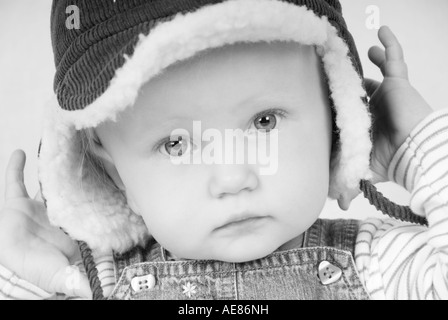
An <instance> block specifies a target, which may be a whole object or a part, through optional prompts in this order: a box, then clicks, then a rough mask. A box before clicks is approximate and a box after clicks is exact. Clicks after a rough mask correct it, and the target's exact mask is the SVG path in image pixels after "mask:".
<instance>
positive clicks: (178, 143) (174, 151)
mask: <svg viewBox="0 0 448 320" xmlns="http://www.w3.org/2000/svg"><path fill="white" fill-rule="evenodd" d="M161 147H162V149H163V151H164V152H166V153H168V155H169V156H173V157H181V156H183V155H184V154H186V153H187V152H190V149H191V148H192V143H191V142H190V141H189V140H187V139H185V138H183V137H182V136H178V137H177V138H175V139H174V140H170V141H168V142H163V143H162V145H161Z"/></svg>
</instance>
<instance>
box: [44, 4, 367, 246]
mask: <svg viewBox="0 0 448 320" xmlns="http://www.w3.org/2000/svg"><path fill="white" fill-rule="evenodd" d="M259 41H267V42H270V41H295V42H298V43H301V44H304V45H314V46H316V48H317V52H318V54H319V55H320V57H321V59H322V61H323V66H324V70H325V72H326V74H327V77H328V84H329V88H330V91H331V97H332V99H333V102H334V106H335V109H336V124H337V126H338V128H339V130H340V150H339V151H338V152H337V153H336V156H335V157H334V158H333V159H332V163H331V169H332V170H331V178H330V190H329V196H330V197H331V198H333V199H337V198H339V196H340V195H341V194H344V193H346V192H349V191H350V190H353V189H355V188H358V185H359V181H360V180H361V179H369V178H370V177H371V173H370V169H369V164H370V152H371V149H372V142H371V139H370V132H369V129H370V127H371V119H370V114H369V112H368V109H367V106H366V105H365V104H364V102H363V100H362V98H363V97H365V95H366V93H365V90H364V88H363V86H362V79H361V78H360V76H359V74H358V73H357V72H356V70H355V68H354V66H353V64H352V62H351V60H350V56H349V49H348V47H347V44H346V43H345V42H344V40H343V39H342V38H340V37H339V36H338V32H337V30H336V28H335V27H334V26H332V25H331V24H330V23H329V21H328V19H327V18H326V17H325V16H323V17H318V16H317V15H316V14H315V13H314V12H312V11H311V10H308V9H307V8H306V7H303V6H298V5H294V4H291V3H287V2H282V1H278V0H230V1H225V2H222V3H218V4H214V5H208V6H204V7H202V8H201V9H199V10H197V11H195V12H190V13H186V14H178V15H176V17H175V18H174V19H172V20H171V21H167V22H163V23H161V24H159V25H157V26H156V27H154V29H153V30H151V32H150V33H149V34H148V35H147V36H144V35H141V37H140V40H139V42H138V44H137V46H136V48H135V51H134V54H133V55H132V57H127V58H126V60H127V61H126V63H125V64H124V65H123V67H122V68H120V69H118V70H117V71H116V74H115V77H114V78H113V80H112V81H111V83H110V86H109V87H108V89H107V90H106V91H105V92H104V93H103V95H101V96H100V97H99V98H98V99H97V100H95V101H94V102H93V103H92V104H91V105H89V106H87V107H86V108H85V109H83V110H76V111H66V110H62V109H61V108H60V107H59V105H58V103H57V101H56V99H55V101H54V103H53V105H52V106H51V108H50V110H49V113H50V114H49V118H50V119H49V121H48V122H47V124H46V126H45V128H44V135H43V139H42V141H43V143H42V149H41V156H40V162H39V170H40V175H39V178H40V181H41V183H42V186H43V187H42V192H43V195H44V197H45V198H46V200H47V204H48V215H49V218H50V221H51V222H52V223H53V224H55V225H58V226H60V227H62V228H63V229H64V230H65V231H66V232H67V233H69V234H70V235H71V236H72V237H73V238H75V239H78V240H83V241H85V242H87V243H88V245H89V246H90V247H91V248H92V249H93V250H95V251H98V252H108V251H110V250H115V251H118V252H124V251H126V250H127V249H129V248H131V247H133V246H135V245H136V244H143V243H144V242H145V241H146V240H147V238H148V237H149V234H148V231H147V229H146V227H145V225H144V223H143V220H142V219H141V217H139V216H137V215H136V214H135V213H133V212H132V211H131V210H130V209H129V207H128V206H127V204H126V199H125V198H124V196H123V195H122V194H121V193H120V192H118V191H116V190H113V189H109V188H106V187H104V186H102V185H101V186H99V185H98V182H97V181H96V180H95V179H94V178H92V176H91V175H89V174H84V175H83V176H82V177H81V178H80V172H81V171H80V169H81V166H82V165H83V159H82V152H81V150H80V148H81V144H80V142H79V140H78V139H77V138H76V136H77V133H76V130H80V129H86V128H92V127H96V126H97V125H98V124H100V123H102V122H104V121H115V120H116V118H117V115H118V114H119V113H120V112H121V111H123V110H124V109H126V108H128V107H132V105H133V104H134V103H135V101H136V99H137V96H138V90H139V89H140V88H141V87H142V86H143V84H145V83H146V82H147V81H149V80H150V79H151V78H153V77H155V76H156V75H158V74H160V73H161V72H163V70H164V69H165V68H167V67H168V66H170V65H171V64H173V63H175V62H177V61H182V60H185V59H188V58H190V57H193V56H194V55H195V54H197V53H198V52H200V51H202V50H205V49H210V48H217V47H221V46H223V45H228V44H234V43H238V42H259Z"/></svg>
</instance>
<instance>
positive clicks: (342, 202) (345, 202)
mask: <svg viewBox="0 0 448 320" xmlns="http://www.w3.org/2000/svg"><path fill="white" fill-rule="evenodd" d="M360 193H361V190H359V189H355V190H350V191H347V192H345V193H343V194H341V195H340V196H339V198H338V205H339V208H341V210H344V211H347V210H348V209H349V208H350V204H351V203H352V200H353V199H355V198H356V197H357V196H358V195H359V194H360Z"/></svg>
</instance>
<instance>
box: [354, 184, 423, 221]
mask: <svg viewBox="0 0 448 320" xmlns="http://www.w3.org/2000/svg"><path fill="white" fill-rule="evenodd" d="M360 188H361V191H362V192H363V193H364V197H366V198H367V199H368V200H369V202H370V204H371V205H373V206H374V207H375V208H377V210H380V211H382V212H383V213H384V214H386V215H388V216H390V217H392V218H395V219H398V220H401V221H407V222H411V223H415V224H420V225H425V226H427V225H428V221H427V220H426V219H425V218H423V217H420V216H418V215H416V214H415V213H413V212H412V210H411V208H409V207H408V206H400V205H398V204H396V203H393V202H392V201H390V200H389V199H387V198H386V197H385V196H383V194H382V193H381V192H379V191H378V190H377V188H376V187H375V186H374V185H373V184H372V183H371V182H370V181H367V180H361V183H360Z"/></svg>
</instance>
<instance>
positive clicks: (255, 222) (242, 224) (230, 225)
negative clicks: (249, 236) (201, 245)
mask: <svg viewBox="0 0 448 320" xmlns="http://www.w3.org/2000/svg"><path fill="white" fill-rule="evenodd" d="M270 218H271V217H270V216H260V215H254V214H248V213H244V214H237V215H234V216H232V217H230V219H228V220H227V221H226V222H225V223H224V224H223V225H221V226H220V227H218V228H215V229H214V230H213V231H223V230H229V231H231V230H241V231H243V230H245V229H247V230H250V229H254V228H257V227H258V226H260V225H261V224H262V223H264V222H265V221H266V220H268V219H270Z"/></svg>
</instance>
